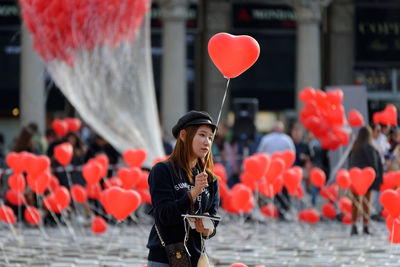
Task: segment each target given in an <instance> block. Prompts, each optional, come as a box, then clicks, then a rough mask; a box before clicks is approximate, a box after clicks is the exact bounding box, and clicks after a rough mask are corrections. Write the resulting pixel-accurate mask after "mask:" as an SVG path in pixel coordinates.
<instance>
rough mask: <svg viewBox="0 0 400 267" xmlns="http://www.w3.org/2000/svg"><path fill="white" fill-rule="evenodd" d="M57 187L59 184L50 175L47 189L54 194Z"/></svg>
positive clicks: (55, 178)
mask: <svg viewBox="0 0 400 267" xmlns="http://www.w3.org/2000/svg"><path fill="white" fill-rule="evenodd" d="M59 186H60V182H59V181H58V179H57V177H55V176H54V175H50V182H49V189H50V190H51V191H53V192H54V191H56V189H57V188H58V187H59Z"/></svg>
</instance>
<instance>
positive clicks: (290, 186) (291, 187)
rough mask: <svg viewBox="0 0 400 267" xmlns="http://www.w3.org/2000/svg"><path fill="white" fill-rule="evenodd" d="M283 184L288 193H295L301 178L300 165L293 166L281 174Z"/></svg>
mask: <svg viewBox="0 0 400 267" xmlns="http://www.w3.org/2000/svg"><path fill="white" fill-rule="evenodd" d="M282 177H283V184H284V185H285V187H286V189H287V191H288V192H289V194H291V195H294V194H296V191H297V188H298V187H299V185H300V183H301V180H302V179H303V171H302V169H301V168H300V167H297V166H296V167H293V168H291V169H289V170H287V171H285V172H284V173H283V174H282Z"/></svg>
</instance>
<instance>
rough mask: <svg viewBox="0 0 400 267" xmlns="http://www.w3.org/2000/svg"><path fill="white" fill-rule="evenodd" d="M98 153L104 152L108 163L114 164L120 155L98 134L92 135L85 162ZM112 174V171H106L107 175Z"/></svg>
mask: <svg viewBox="0 0 400 267" xmlns="http://www.w3.org/2000/svg"><path fill="white" fill-rule="evenodd" d="M98 154H106V155H107V157H108V159H109V162H110V165H115V164H117V163H118V160H119V159H120V157H121V155H120V153H119V152H118V151H117V150H115V148H114V147H113V146H112V145H110V143H108V142H107V141H106V140H105V139H104V138H103V137H101V136H100V135H98V134H95V135H94V138H93V141H92V143H91V144H90V146H89V149H88V151H87V154H86V159H85V162H87V161H88V160H89V159H90V158H94V157H96V156H97V155H98ZM111 176H112V171H111V170H110V171H109V173H108V177H111Z"/></svg>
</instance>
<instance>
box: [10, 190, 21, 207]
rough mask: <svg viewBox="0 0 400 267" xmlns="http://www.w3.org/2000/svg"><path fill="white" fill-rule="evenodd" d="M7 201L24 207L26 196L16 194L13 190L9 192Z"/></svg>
mask: <svg viewBox="0 0 400 267" xmlns="http://www.w3.org/2000/svg"><path fill="white" fill-rule="evenodd" d="M6 199H7V201H8V202H10V203H11V204H12V205H15V206H22V205H24V203H25V202H26V200H25V197H24V194H22V193H19V192H16V191H14V190H12V189H9V190H7V192H6Z"/></svg>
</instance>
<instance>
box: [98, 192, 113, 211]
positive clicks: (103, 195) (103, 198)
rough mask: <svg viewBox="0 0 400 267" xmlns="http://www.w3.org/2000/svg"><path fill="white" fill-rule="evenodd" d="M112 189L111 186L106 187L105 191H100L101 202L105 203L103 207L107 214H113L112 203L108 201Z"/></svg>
mask: <svg viewBox="0 0 400 267" xmlns="http://www.w3.org/2000/svg"><path fill="white" fill-rule="evenodd" d="M110 189H111V187H110V188H107V189H105V190H104V191H103V192H101V193H100V202H101V205H103V208H104V210H105V212H106V213H107V214H111V208H110V203H108V201H107V199H108V198H107V194H108V191H110Z"/></svg>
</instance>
